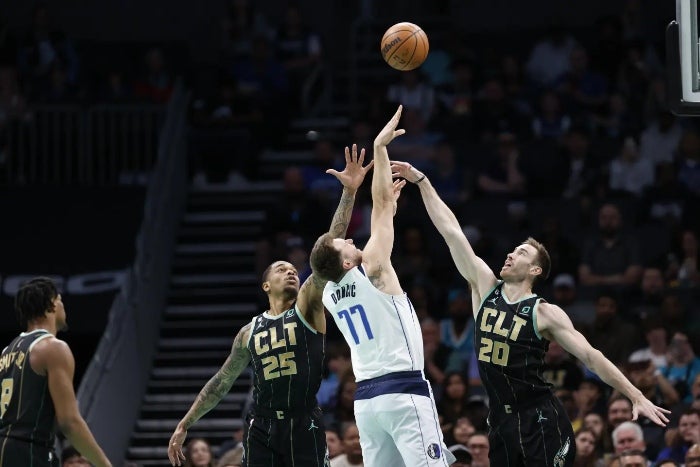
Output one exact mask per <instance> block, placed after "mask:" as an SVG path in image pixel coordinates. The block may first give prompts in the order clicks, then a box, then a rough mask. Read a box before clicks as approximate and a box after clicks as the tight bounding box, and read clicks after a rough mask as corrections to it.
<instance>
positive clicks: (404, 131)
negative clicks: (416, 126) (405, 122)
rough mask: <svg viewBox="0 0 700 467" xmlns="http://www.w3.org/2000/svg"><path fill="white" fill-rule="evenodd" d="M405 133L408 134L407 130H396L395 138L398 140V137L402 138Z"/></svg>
mask: <svg viewBox="0 0 700 467" xmlns="http://www.w3.org/2000/svg"><path fill="white" fill-rule="evenodd" d="M404 133H406V130H404V129H403V128H402V129H400V130H396V131H394V138H396V137H397V136H401V135H402V134H404Z"/></svg>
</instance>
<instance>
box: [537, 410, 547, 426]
mask: <svg viewBox="0 0 700 467" xmlns="http://www.w3.org/2000/svg"><path fill="white" fill-rule="evenodd" d="M545 420H547V417H543V416H542V411H541V410H538V411H537V421H538V422H539V423H542V422H543V421H545Z"/></svg>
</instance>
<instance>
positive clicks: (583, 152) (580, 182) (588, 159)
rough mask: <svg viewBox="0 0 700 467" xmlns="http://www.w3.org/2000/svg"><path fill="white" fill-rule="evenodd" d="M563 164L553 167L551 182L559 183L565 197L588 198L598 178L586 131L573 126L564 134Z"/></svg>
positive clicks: (582, 199) (597, 170) (583, 199)
mask: <svg viewBox="0 0 700 467" xmlns="http://www.w3.org/2000/svg"><path fill="white" fill-rule="evenodd" d="M562 159H563V161H564V163H563V165H561V167H559V166H558V165H557V166H555V167H554V172H553V173H552V182H553V183H560V184H561V186H562V196H563V197H564V198H565V199H577V198H578V199H581V201H585V200H586V199H590V198H591V197H592V195H593V193H594V192H595V188H596V184H597V183H598V180H599V179H600V173H599V172H600V170H599V168H598V163H597V160H596V159H595V158H594V156H593V153H592V152H591V138H590V135H589V133H588V131H587V130H586V129H584V128H582V127H579V126H573V127H571V128H570V129H569V131H568V132H567V133H566V135H565V136H564V140H563V154H562Z"/></svg>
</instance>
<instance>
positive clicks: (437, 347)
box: [420, 318, 452, 393]
mask: <svg viewBox="0 0 700 467" xmlns="http://www.w3.org/2000/svg"><path fill="white" fill-rule="evenodd" d="M420 329H421V334H422V335H423V357H424V359H425V366H424V368H425V377H426V378H428V381H430V384H431V386H432V387H433V390H434V391H437V392H438V393H439V392H441V391H442V384H443V382H444V381H445V368H447V363H448V362H449V359H450V354H451V353H452V350H451V349H450V348H449V347H447V346H446V345H445V344H443V343H442V342H440V326H439V325H438V323H437V322H435V321H434V320H433V319H431V318H427V319H424V320H423V321H422V322H421V323H420Z"/></svg>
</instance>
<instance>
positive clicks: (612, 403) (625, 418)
mask: <svg viewBox="0 0 700 467" xmlns="http://www.w3.org/2000/svg"><path fill="white" fill-rule="evenodd" d="M631 420H632V403H631V402H630V401H629V399H627V398H625V397H623V396H621V395H613V396H611V397H610V400H608V422H607V425H608V429H610V430H614V429H615V428H617V427H618V426H620V424H622V423H624V422H629V421H631Z"/></svg>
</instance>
